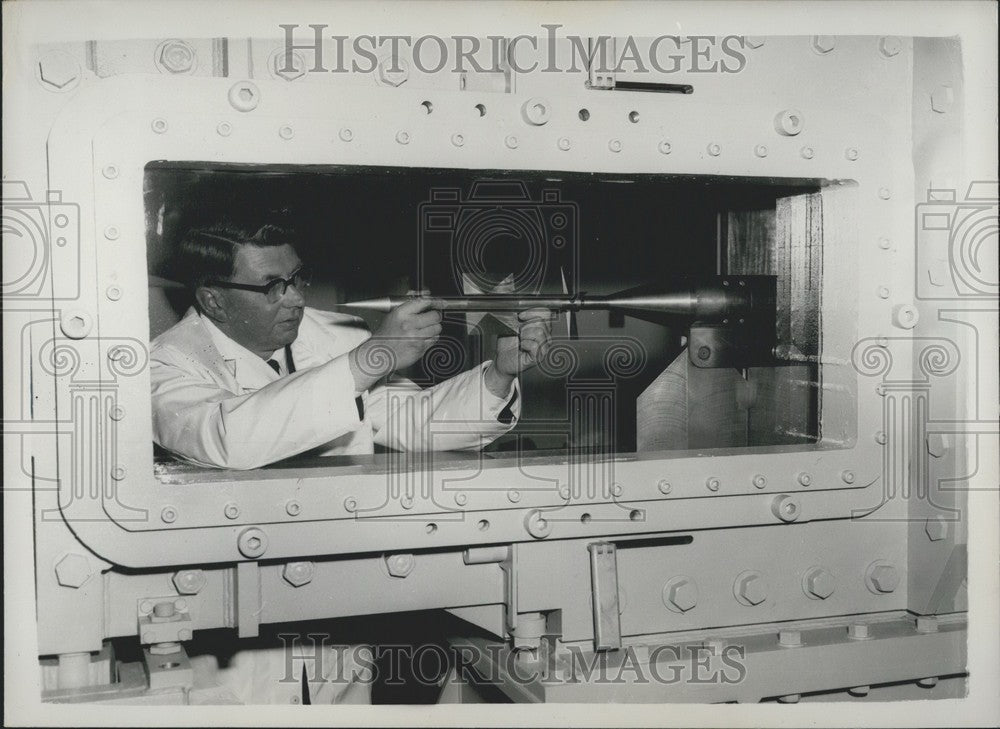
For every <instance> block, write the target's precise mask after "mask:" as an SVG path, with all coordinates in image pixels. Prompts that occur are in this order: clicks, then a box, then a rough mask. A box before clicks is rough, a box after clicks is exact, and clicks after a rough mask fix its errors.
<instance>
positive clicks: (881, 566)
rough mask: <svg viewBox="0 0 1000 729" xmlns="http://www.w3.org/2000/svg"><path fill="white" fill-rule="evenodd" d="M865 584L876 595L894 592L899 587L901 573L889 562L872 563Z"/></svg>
mask: <svg viewBox="0 0 1000 729" xmlns="http://www.w3.org/2000/svg"><path fill="white" fill-rule="evenodd" d="M865 584H866V585H867V586H868V589H869V590H870V591H871V592H873V593H875V594H876V595H884V594H887V593H890V592H894V591H895V590H896V588H897V587H899V572H897V571H896V568H895V567H894V566H892V565H891V564H889V563H888V562H881V561H880V562H872V563H871V565H869V566H868V570H867V574H866V575H865Z"/></svg>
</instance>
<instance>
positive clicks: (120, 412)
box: [110, 405, 125, 421]
mask: <svg viewBox="0 0 1000 729" xmlns="http://www.w3.org/2000/svg"><path fill="white" fill-rule="evenodd" d="M110 414H111V419H112V420H114V421H119V420H121V419H122V418H124V417H125V408H123V407H122V406H121V405H115V406H114V407H113V408H111V413H110Z"/></svg>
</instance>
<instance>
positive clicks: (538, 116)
mask: <svg viewBox="0 0 1000 729" xmlns="http://www.w3.org/2000/svg"><path fill="white" fill-rule="evenodd" d="M550 108H551V107H550V105H549V102H548V101H546V100H545V99H542V98H539V97H537V96H536V97H533V98H530V99H528V100H527V101H525V102H524V105H523V106H522V107H521V116H522V117H523V118H524V121H525V122H527V123H528V124H532V125H534V126H541V125H542V124H545V123H546V122H547V121H548V120H549V111H550Z"/></svg>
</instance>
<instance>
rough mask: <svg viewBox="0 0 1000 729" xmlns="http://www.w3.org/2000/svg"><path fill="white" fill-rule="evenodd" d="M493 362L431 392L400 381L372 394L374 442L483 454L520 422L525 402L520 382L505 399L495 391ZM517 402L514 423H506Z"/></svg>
mask: <svg viewBox="0 0 1000 729" xmlns="http://www.w3.org/2000/svg"><path fill="white" fill-rule="evenodd" d="M491 363H492V362H491V361H487V362H484V363H483V364H481V365H479V366H478V367H474V368H472V369H471V370H468V371H466V372H463V373H461V374H459V375H455V376H454V377H452V378H451V379H448V380H445V381H444V382H441V383H438V384H437V385H434V386H433V387H428V388H426V389H421V388H420V387H418V386H417V385H416V384H415V383H413V382H411V381H410V380H405V379H400V380H395V381H391V382H389V383H388V384H386V385H382V386H379V387H377V388H375V389H373V390H371V391H370V392H369V393H368V398H367V401H366V403H365V417H366V419H367V420H368V421H369V422H370V423H371V426H372V433H373V436H374V441H375V442H376V443H378V444H380V445H384V446H386V447H387V448H392V449H394V450H400V451H429V450H435V451H446V450H447V451H450V450H478V449H480V448H483V447H484V446H487V445H489V444H490V443H492V442H493V441H494V440H496V439H497V438H498V437H500V436H501V435H503V434H504V433H506V432H508V431H509V430H510V429H511V428H513V427H514V426H515V425H516V424H517V420H518V418H519V417H520V414H521V398H520V386H519V384H518V381H517V380H514V382H513V383H511V386H510V390H509V391H508V392H507V394H506V395H505V396H504V397H497V396H496V395H494V394H493V393H492V392H490V390H489V388H488V387H486V382H485V379H484V376H485V373H486V369H487V368H488V367H489V366H490V364H491ZM515 394H516V395H517V397H516V398H514V395H515ZM512 398H514V402H513V404H512V405H511V413H512V414H513V419H512V420H511V422H509V423H504V422H501V421H500V420H498V416H499V415H500V413H501V412H502V411H503V409H504V408H505V407H506V406H507V404H508V403H510V401H511V399H512Z"/></svg>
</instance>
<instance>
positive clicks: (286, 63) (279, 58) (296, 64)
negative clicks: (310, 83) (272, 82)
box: [270, 49, 306, 81]
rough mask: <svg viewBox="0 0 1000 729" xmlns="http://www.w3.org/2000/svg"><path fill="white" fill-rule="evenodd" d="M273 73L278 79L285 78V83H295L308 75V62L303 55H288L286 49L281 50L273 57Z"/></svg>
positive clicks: (294, 53)
mask: <svg viewBox="0 0 1000 729" xmlns="http://www.w3.org/2000/svg"><path fill="white" fill-rule="evenodd" d="M270 65H271V73H272V74H273V75H274V76H275V77H276V78H283V79H285V81H294V80H295V79H297V78H302V77H303V76H305V75H306V61H305V59H304V58H303V57H302V54H301V53H298V52H297V51H296V52H292V53H288V52H287V51H286V50H285V49H279V50H277V51H275V52H274V53H273V54H272V55H271V64H270Z"/></svg>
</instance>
